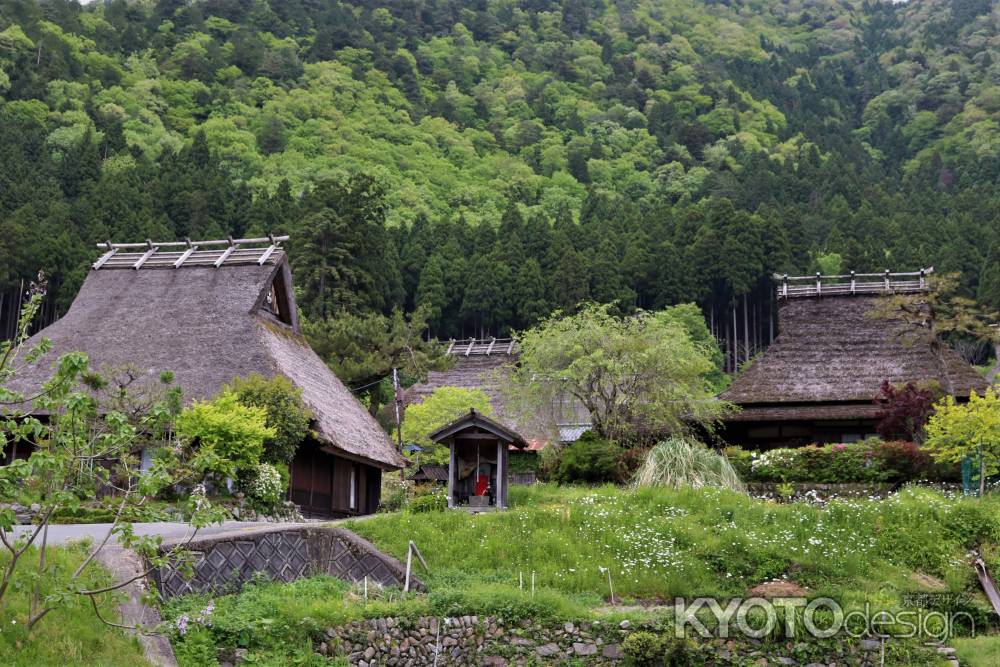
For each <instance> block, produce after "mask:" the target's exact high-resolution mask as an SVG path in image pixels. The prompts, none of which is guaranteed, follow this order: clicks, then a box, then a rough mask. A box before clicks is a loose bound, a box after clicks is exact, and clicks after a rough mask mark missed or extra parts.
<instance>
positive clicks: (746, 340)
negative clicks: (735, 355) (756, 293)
mask: <svg viewBox="0 0 1000 667" xmlns="http://www.w3.org/2000/svg"><path fill="white" fill-rule="evenodd" d="M748 315H749V313H748V311H747V295H746V294H744V295H743V344H744V345H746V346H747V350H746V353H745V354H744V355H743V356H744V357H745V358H744V361H750V323H749V319H748Z"/></svg>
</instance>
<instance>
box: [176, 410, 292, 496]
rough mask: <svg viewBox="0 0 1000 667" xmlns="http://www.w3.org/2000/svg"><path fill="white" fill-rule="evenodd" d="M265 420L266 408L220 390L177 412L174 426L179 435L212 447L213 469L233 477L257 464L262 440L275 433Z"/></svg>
mask: <svg viewBox="0 0 1000 667" xmlns="http://www.w3.org/2000/svg"><path fill="white" fill-rule="evenodd" d="M266 421H267V410H265V409H264V408H260V407H248V406H246V405H243V404H242V403H240V402H239V400H238V398H237V396H236V394H235V393H233V392H232V391H223V392H222V393H221V394H219V395H218V396H217V397H215V398H213V399H212V400H210V401H195V402H194V403H192V404H191V405H190V406H189V407H187V408H185V409H184V410H183V411H182V412H181V413H180V414H179V415H177V419H176V421H175V423H174V426H175V428H176V429H177V433H178V435H180V436H181V437H182V438H184V439H186V440H188V441H189V442H192V443H196V444H197V446H198V447H199V448H200V449H202V450H205V449H211V450H212V452H211V453H213V454H215V456H216V457H217V458H216V459H215V460H214V461H212V472H215V473H219V474H221V475H225V476H227V477H235V472H236V470H239V469H244V470H245V469H250V468H253V467H254V466H256V465H257V463H258V462H259V461H260V457H261V455H262V454H263V453H264V441H265V440H267V439H268V438H273V437H274V435H275V431H274V429H271V428H268V427H267V426H266V425H265V422H266Z"/></svg>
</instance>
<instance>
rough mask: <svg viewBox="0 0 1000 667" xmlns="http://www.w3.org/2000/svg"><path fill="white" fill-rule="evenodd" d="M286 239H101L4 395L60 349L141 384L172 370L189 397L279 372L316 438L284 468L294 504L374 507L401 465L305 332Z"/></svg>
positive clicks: (35, 376)
mask: <svg viewBox="0 0 1000 667" xmlns="http://www.w3.org/2000/svg"><path fill="white" fill-rule="evenodd" d="M285 240H287V237H279V238H275V237H268V238H261V239H237V240H234V239H229V240H226V241H208V242H189V241H183V242H168V243H152V242H146V243H125V244H112V243H110V242H109V243H108V244H106V247H105V250H106V252H105V253H104V254H103V255H102V256H101V257H100V259H98V260H97V261H96V262H94V264H93V268H92V270H91V271H90V273H89V275H88V276H87V278H86V280H85V281H84V283H83V286H82V287H81V288H80V293H79V294H78V295H77V297H76V300H74V301H73V304H72V306H71V307H70V309H69V312H67V313H66V315H65V316H64V317H63V318H62V319H60V320H58V321H56V322H55V323H54V324H52V325H51V326H49V327H47V328H45V329H44V330H42V331H40V332H39V333H38V334H36V335H35V336H34V337H33V338H32V340H31V341H29V344H33V343H35V342H37V341H38V340H39V339H41V338H48V339H50V340H51V341H52V344H53V345H52V349H51V351H49V352H48V353H47V354H46V355H45V356H44V357H43V358H42V359H41V360H40V361H39V362H38V363H36V364H34V365H32V366H29V367H27V368H25V369H24V370H23V371H22V372H19V374H18V376H17V377H16V379H15V381H14V382H13V384H12V386H11V388H12V389H14V390H18V391H23V392H24V393H25V394H26V395H31V394H32V393H33V392H32V388H35V389H37V388H38V387H40V386H41V385H42V383H43V382H44V381H45V380H46V379H48V377H49V376H50V375H51V365H52V363H53V362H54V361H55V359H56V358H57V357H58V356H59V355H61V354H63V353H65V352H69V351H81V352H85V353H86V354H87V355H88V356H89V357H90V363H91V366H92V367H93V368H95V369H97V370H98V371H112V372H113V371H115V370H117V369H121V368H123V367H129V368H131V369H134V370H133V372H134V373H136V374H137V375H138V377H139V381H143V380H145V381H148V382H152V383H155V382H156V381H157V378H158V377H159V376H160V374H161V373H162V372H163V371H171V372H173V373H174V376H175V383H176V385H177V386H179V387H181V389H182V390H183V392H184V398H185V400H188V401H190V400H195V399H207V398H210V397H212V396H214V395H215V394H217V393H218V392H219V390H220V389H221V387H222V386H223V385H224V384H226V383H228V382H230V381H232V380H233V379H234V378H236V377H246V376H249V375H251V374H253V373H257V374H259V375H262V376H264V377H272V376H275V375H283V376H285V377H287V378H288V379H289V380H291V381H292V383H293V384H294V385H295V386H297V387H298V388H300V389H301V390H302V399H303V401H304V402H305V403H306V405H307V406H308V407H309V409H310V410H311V411H312V414H313V419H314V421H313V425H312V429H313V432H314V434H315V438H314V439H311V440H310V441H307V442H306V443H303V445H302V446H300V447H299V452H298V454H297V455H296V457H295V459H294V460H293V461H292V465H291V484H290V486H291V492H290V496H291V500H292V501H293V502H295V503H297V504H299V505H300V506H301V507H302V509H303V511H305V512H307V513H311V514H316V515H324V516H347V515H355V514H367V513H370V512H374V511H375V510H376V509H377V508H378V503H379V494H380V491H381V474H382V471H383V470H398V469H399V468H400V467H402V466H403V465H404V461H403V458H402V456H401V455H400V454H399V453H398V452H397V451H396V449H395V448H394V447H393V445H392V443H391V442H390V440H389V438H388V436H387V435H386V433H385V432H384V431H383V430H382V429H381V428H380V427H379V425H378V424H377V423H376V421H375V420H374V419H373V418H372V417H371V416H370V415H369V414H368V411H367V410H365V409H364V407H363V406H362V405H361V404H360V403H359V402H358V401H357V399H355V398H354V396H353V395H352V394H351V392H350V391H348V389H347V388H346V387H345V386H344V385H343V384H342V383H341V382H340V380H339V379H337V377H336V376H335V375H334V374H333V372H332V371H331V370H330V369H329V368H328V367H327V366H326V364H325V363H323V361H322V360H321V359H320V358H319V357H318V356H317V355H316V353H315V352H313V351H312V349H311V348H310V347H309V344H308V343H307V342H306V340H305V338H304V337H303V336H302V334H301V332H300V330H299V321H298V316H297V314H296V308H295V294H294V292H293V291H292V274H291V270H290V268H289V265H288V258H287V257H286V255H285V252H284V250H283V248H282V246H281V243H282V242H283V241H285Z"/></svg>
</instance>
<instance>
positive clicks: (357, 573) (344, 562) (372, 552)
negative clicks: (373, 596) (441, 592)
mask: <svg viewBox="0 0 1000 667" xmlns="http://www.w3.org/2000/svg"><path fill="white" fill-rule="evenodd" d="M178 543H179V541H170V542H167V541H164V544H163V545H162V546H161V548H160V553H166V552H167V551H169V550H170V549H171V548H172V547H174V546H175V545H177V544H178ZM187 549H188V550H189V551H190V552H192V554H193V555H194V572H193V576H191V577H190V578H187V577H185V576H184V574H183V572H182V571H181V570H180V569H178V568H175V567H161V568H158V569H157V570H155V571H154V572H153V574H152V579H153V582H154V583H155V585H156V587H157V588H158V589H159V591H160V594H161V595H162V596H163V597H164V598H172V597H176V596H178V595H187V594H189V593H205V592H212V593H216V594H218V593H226V592H231V591H235V590H238V589H239V588H240V587H242V585H243V584H244V583H245V582H247V581H249V580H250V579H251V578H253V577H254V576H255V575H257V574H263V575H265V576H267V577H268V578H269V579H272V580H275V581H285V582H288V581H293V580H295V579H299V578H301V577H309V576H313V575H317V574H328V575H331V576H334V577H337V578H339V579H345V580H347V581H361V580H362V579H365V578H367V579H368V581H369V582H371V583H375V584H380V585H382V586H396V587H400V588H402V586H403V581H404V579H405V576H406V569H405V567H404V566H403V565H402V564H401V563H400V562H399V561H398V560H396V559H395V558H392V557H391V556H388V555H386V554H384V553H382V552H381V551H379V550H378V549H376V548H375V546H374V545H372V544H371V543H370V542H368V541H367V540H365V539H363V538H361V537H358V536H357V535H355V534H354V533H352V532H350V531H348V530H344V529H342V528H332V527H324V526H313V525H303V526H295V527H287V526H276V527H273V528H257V529H254V530H253V531H233V532H227V533H216V534H213V535H210V536H207V537H204V538H200V539H196V540H194V541H192V542H191V543H190V544H188V545H187ZM410 586H411V588H413V589H415V590H423V588H424V586H423V583H422V582H420V580H419V579H417V578H416V577H414V576H412V575H411V577H410Z"/></svg>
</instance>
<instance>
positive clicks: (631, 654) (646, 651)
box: [622, 630, 664, 665]
mask: <svg viewBox="0 0 1000 667" xmlns="http://www.w3.org/2000/svg"><path fill="white" fill-rule="evenodd" d="M663 648H664V647H663V641H661V640H660V638H659V637H657V636H656V635H655V634H653V633H652V632H647V631H645V630H640V631H639V632H633V633H632V634H630V635H629V636H628V637H626V638H625V641H623V642H622V652H623V653H625V656H626V657H627V658H628V660H629V662H630V663H631V664H633V665H655V664H657V663H658V662H659V661H660V658H661V657H663Z"/></svg>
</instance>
